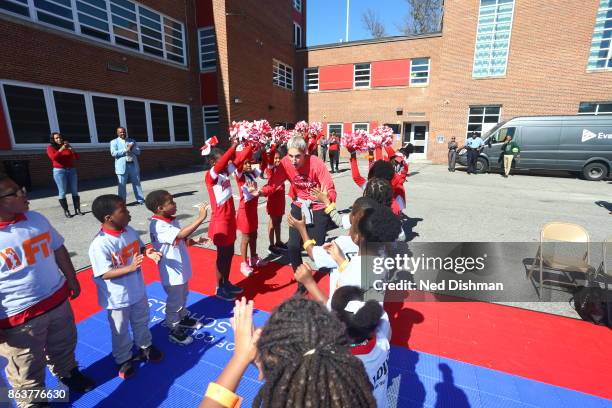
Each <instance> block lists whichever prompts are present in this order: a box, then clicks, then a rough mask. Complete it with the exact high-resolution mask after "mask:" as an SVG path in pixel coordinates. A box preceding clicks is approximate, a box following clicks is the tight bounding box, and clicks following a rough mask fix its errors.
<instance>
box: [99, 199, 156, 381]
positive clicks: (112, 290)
mask: <svg viewBox="0 0 612 408" xmlns="http://www.w3.org/2000/svg"><path fill="white" fill-rule="evenodd" d="M91 209H92V212H93V215H94V216H95V217H96V218H97V219H98V221H100V222H101V223H102V228H101V229H100V232H98V234H96V236H95V238H94V240H93V241H92V243H91V245H90V246H89V259H90V261H91V267H92V269H93V275H94V280H95V282H96V286H97V287H98V303H99V304H100V306H101V307H103V308H104V309H107V312H108V322H109V324H110V329H111V337H112V346H113V357H114V359H115V362H116V363H117V364H118V366H119V377H121V378H123V379H125V378H128V377H131V376H132V375H134V374H135V373H136V367H137V364H136V360H144V361H152V362H158V361H160V360H161V359H162V358H163V354H162V353H161V351H159V350H158V349H157V348H156V347H155V346H153V344H152V336H151V331H150V330H149V303H148V299H147V293H146V290H145V283H144V279H143V276H142V270H141V268H140V265H141V264H142V260H143V255H142V254H144V255H146V256H147V257H148V258H151V259H152V260H153V261H155V262H159V260H160V258H161V254H160V253H159V252H157V251H155V250H154V249H153V248H146V249H145V248H144V245H143V243H142V242H141V241H140V238H139V236H138V233H137V232H136V231H135V230H134V229H133V228H131V227H129V226H128V224H129V222H130V219H131V217H130V212H129V211H128V210H127V208H126V206H125V201H124V200H123V199H122V198H121V197H119V196H118V195H114V194H106V195H102V196H99V197H98V198H96V199H95V200H94V202H93V204H92V208H91ZM129 327H131V329H132V333H133V334H134V339H133V340H132V337H131V336H130V331H129ZM134 343H136V346H137V347H138V348H139V354H138V356H137V358H136V359H134V358H133V355H132V347H133V345H134Z"/></svg>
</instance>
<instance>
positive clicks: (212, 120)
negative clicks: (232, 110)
mask: <svg viewBox="0 0 612 408" xmlns="http://www.w3.org/2000/svg"><path fill="white" fill-rule="evenodd" d="M206 108H208V109H209V111H210V109H211V108H216V109H217V115H216V116H215V115H209V118H208V120H207V119H206ZM213 112H214V111H213ZM211 116H212V117H211ZM202 123H204V140H208V139H209V138H210V137H212V135H210V136H209V135H208V132H207V131H206V125H216V124H218V123H219V105H203V106H202Z"/></svg>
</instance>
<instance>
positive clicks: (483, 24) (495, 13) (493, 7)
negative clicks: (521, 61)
mask: <svg viewBox="0 0 612 408" xmlns="http://www.w3.org/2000/svg"><path fill="white" fill-rule="evenodd" d="M480 1H481V0H480ZM480 1H479V3H480ZM501 1H503V0H496V3H495V5H494V6H490V5H489V6H484V7H485V9H487V10H485V12H487V11H488V9H491V10H493V9H494V10H495V11H494V12H493V13H492V17H493V20H494V21H493V22H487V23H481V21H480V20H481V18H482V17H483V16H487V14H484V15H483V14H482V8H483V6H482V5H480V4H479V7H478V17H477V18H478V20H477V21H478V25H477V27H476V41H475V42H474V59H473V62H472V78H475V79H478V78H503V77H505V76H506V74H507V72H508V61H509V60H510V44H511V40H512V26H513V25H514V10H515V9H516V7H515V4H516V0H511V1H512V10H511V11H510V21H509V22H504V23H505V24H509V25H510V28H509V29H508V30H500V31H497V25H498V24H504V23H500V22H498V21H497V19H498V14H506V13H507V12H503V13H499V7H500V6H502V4H506V3H501V4H500V2H501ZM488 26H493V30H492V31H491V32H490V34H491V40H487V41H480V42H479V41H478V36H479V35H487V34H488V33H487V32H484V31H483V32H482V33H481V32H480V31H481V30H482V29H483V28H484V27H488ZM506 32H508V40H507V41H508V46H507V48H506V49H505V50H506V62H505V64H504V72H503V73H497V74H493V73H492V72H491V70H492V67H493V66H492V65H491V62H492V60H493V52H494V51H495V50H494V48H493V46H494V44H495V35H496V34H500V33H506ZM489 43H490V45H491V48H490V49H489V56H488V57H487V61H488V65H487V74H486V75H477V74H476V61H477V58H476V55H478V45H479V44H480V45H482V44H489ZM497 51H500V50H497Z"/></svg>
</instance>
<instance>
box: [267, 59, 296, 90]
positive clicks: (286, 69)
mask: <svg viewBox="0 0 612 408" xmlns="http://www.w3.org/2000/svg"><path fill="white" fill-rule="evenodd" d="M272 83H273V84H274V85H277V86H280V87H281V88H285V89H288V90H290V91H292V90H293V68H291V67H290V66H289V65H287V64H285V63H283V62H280V61H278V60H273V62H272Z"/></svg>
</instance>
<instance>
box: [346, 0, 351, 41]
mask: <svg viewBox="0 0 612 408" xmlns="http://www.w3.org/2000/svg"><path fill="white" fill-rule="evenodd" d="M350 4H351V0H346V36H345V38H344V42H348V34H349V9H350Z"/></svg>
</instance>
